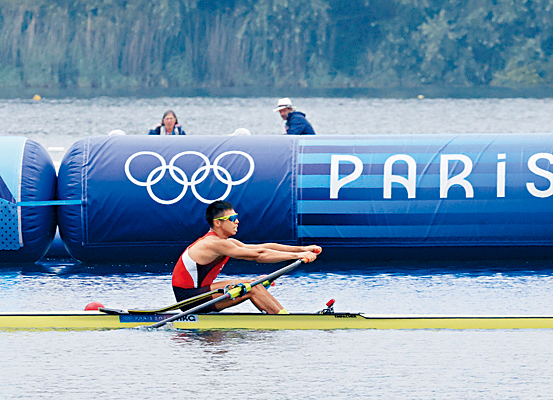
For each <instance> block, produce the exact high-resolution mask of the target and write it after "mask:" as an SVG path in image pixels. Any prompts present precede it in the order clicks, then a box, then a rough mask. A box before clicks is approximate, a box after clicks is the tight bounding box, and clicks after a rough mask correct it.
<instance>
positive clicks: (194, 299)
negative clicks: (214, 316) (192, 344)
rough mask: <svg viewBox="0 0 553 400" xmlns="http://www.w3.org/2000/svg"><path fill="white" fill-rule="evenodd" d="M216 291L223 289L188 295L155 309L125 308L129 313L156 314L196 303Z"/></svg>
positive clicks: (219, 291) (220, 291)
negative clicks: (188, 296) (186, 297)
mask: <svg viewBox="0 0 553 400" xmlns="http://www.w3.org/2000/svg"><path fill="white" fill-rule="evenodd" d="M217 293H223V289H215V290H212V291H210V292H206V293H202V294H199V295H197V296H194V297H190V298H189V299H184V300H182V301H179V302H178V303H175V304H173V305H170V306H167V307H163V308H158V309H157V310H127V312H128V313H129V314H156V313H161V312H165V311H172V310H176V309H177V308H181V307H182V306H187V305H189V304H193V303H196V302H198V301H200V300H203V299H207V298H208V297H211V296H212V295H214V294H217Z"/></svg>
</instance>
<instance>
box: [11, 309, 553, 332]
mask: <svg viewBox="0 0 553 400" xmlns="http://www.w3.org/2000/svg"><path fill="white" fill-rule="evenodd" d="M173 315H175V314H174V313H159V314H125V313H124V314H120V315H109V314H105V313H103V312H99V311H76V312H44V313H0V330H31V329H36V330H50V329H71V330H93V329H122V328H135V327H139V326H148V325H152V324H154V323H156V322H159V321H162V320H164V319H166V318H168V317H171V316H173ZM171 324H172V325H171V326H173V327H174V328H177V329H194V330H196V329H197V330H233V329H250V330H281V329H290V330H299V329H303V330H307V329H316V330H334V329H553V316H549V315H538V316H524V315H521V316H517V315H514V316H508V315H506V316H501V315H491V316H484V315H472V316H467V315H375V314H350V313H335V314H289V315H267V314H249V313H242V314H241V313H236V314H233V313H218V314H217V313H214V314H194V315H188V316H185V317H184V318H183V319H180V320H177V321H174V322H172V323H171Z"/></svg>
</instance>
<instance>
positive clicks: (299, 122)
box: [286, 111, 315, 135]
mask: <svg viewBox="0 0 553 400" xmlns="http://www.w3.org/2000/svg"><path fill="white" fill-rule="evenodd" d="M286 134H287V135H314V134H315V131H314V130H313V127H312V126H311V124H310V123H309V122H308V121H307V119H306V118H305V114H304V113H302V112H299V111H292V112H291V113H289V114H288V118H286Z"/></svg>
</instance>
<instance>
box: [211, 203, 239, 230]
mask: <svg viewBox="0 0 553 400" xmlns="http://www.w3.org/2000/svg"><path fill="white" fill-rule="evenodd" d="M229 210H234V207H233V206H232V204H230V203H229V202H228V201H223V200H217V201H214V202H213V203H211V204H210V205H208V206H207V210H205V219H206V220H207V223H208V224H209V226H210V227H212V228H213V219H214V218H218V217H222V216H223V214H224V213H225V211H229Z"/></svg>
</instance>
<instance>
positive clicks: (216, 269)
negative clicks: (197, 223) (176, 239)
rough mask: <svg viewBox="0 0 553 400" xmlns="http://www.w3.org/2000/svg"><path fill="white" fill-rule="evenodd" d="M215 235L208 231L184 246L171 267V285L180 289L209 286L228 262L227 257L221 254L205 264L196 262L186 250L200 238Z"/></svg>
mask: <svg viewBox="0 0 553 400" xmlns="http://www.w3.org/2000/svg"><path fill="white" fill-rule="evenodd" d="M214 235H215V236H217V234H216V233H215V232H211V231H210V232H208V233H206V234H205V235H204V236H202V237H201V238H199V239H198V240H196V241H195V242H194V243H192V244H191V245H190V246H188V247H187V248H186V250H185V251H184V253H182V255H181V256H180V257H179V260H178V261H177V265H175V268H174V269H173V280H172V282H173V287H174V288H175V287H177V288H182V289H195V288H200V287H206V286H207V287H209V286H210V285H211V284H212V283H213V281H214V280H215V278H217V275H219V273H220V272H221V270H222V269H223V267H224V266H225V264H226V263H227V262H228V260H229V257H227V256H221V257H218V258H216V259H215V260H214V261H212V262H210V263H209V264H206V265H201V264H198V263H197V262H196V261H194V260H193V259H192V258H190V255H189V254H188V251H189V250H190V248H191V247H192V246H194V245H195V244H196V243H198V242H199V241H200V240H203V239H205V238H206V237H208V236H214Z"/></svg>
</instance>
